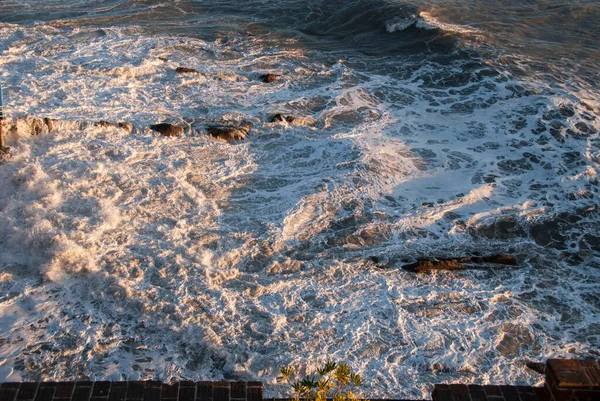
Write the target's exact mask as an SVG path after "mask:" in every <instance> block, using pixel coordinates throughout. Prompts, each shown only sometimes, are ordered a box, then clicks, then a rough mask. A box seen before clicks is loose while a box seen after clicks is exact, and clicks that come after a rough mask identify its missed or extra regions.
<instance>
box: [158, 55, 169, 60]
mask: <svg viewBox="0 0 600 401" xmlns="http://www.w3.org/2000/svg"><path fill="white" fill-rule="evenodd" d="M157 59H159V60H160V61H169V59H168V58H166V57H163V56H158V57H157Z"/></svg>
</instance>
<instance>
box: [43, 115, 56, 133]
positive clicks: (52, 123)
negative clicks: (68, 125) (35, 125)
mask: <svg viewBox="0 0 600 401" xmlns="http://www.w3.org/2000/svg"><path fill="white" fill-rule="evenodd" d="M44 124H46V126H47V127H48V131H53V130H54V129H55V128H56V125H57V124H58V120H56V119H53V118H48V117H44Z"/></svg>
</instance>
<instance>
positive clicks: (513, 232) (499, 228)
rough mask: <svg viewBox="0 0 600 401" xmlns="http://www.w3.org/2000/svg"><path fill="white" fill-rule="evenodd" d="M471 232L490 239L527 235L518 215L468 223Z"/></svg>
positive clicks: (476, 235) (475, 235) (473, 234)
mask: <svg viewBox="0 0 600 401" xmlns="http://www.w3.org/2000/svg"><path fill="white" fill-rule="evenodd" d="M468 230H469V233H470V234H471V235H472V236H474V237H485V238H489V239H503V240H506V239H513V238H522V237H525V236H527V233H526V232H525V230H524V229H523V227H521V225H520V224H519V221H518V219H517V217H516V216H513V215H505V216H496V217H494V218H493V219H488V220H485V221H481V222H477V223H474V224H469V225H468Z"/></svg>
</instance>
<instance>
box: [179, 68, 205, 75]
mask: <svg viewBox="0 0 600 401" xmlns="http://www.w3.org/2000/svg"><path fill="white" fill-rule="evenodd" d="M175 72H178V73H180V74H200V71H198V70H194V69H193V68H187V67H177V68H176V69H175Z"/></svg>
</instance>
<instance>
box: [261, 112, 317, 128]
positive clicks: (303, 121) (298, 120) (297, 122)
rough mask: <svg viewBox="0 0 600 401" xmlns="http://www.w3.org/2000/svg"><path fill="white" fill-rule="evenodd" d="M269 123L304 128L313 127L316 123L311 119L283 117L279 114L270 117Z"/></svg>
mask: <svg viewBox="0 0 600 401" xmlns="http://www.w3.org/2000/svg"><path fill="white" fill-rule="evenodd" d="M270 122H272V123H280V122H281V123H282V122H287V123H288V124H292V125H304V126H310V125H315V123H316V121H315V120H314V119H312V118H306V117H294V116H285V115H283V114H280V113H278V114H275V115H274V116H273V117H271V119H270Z"/></svg>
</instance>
